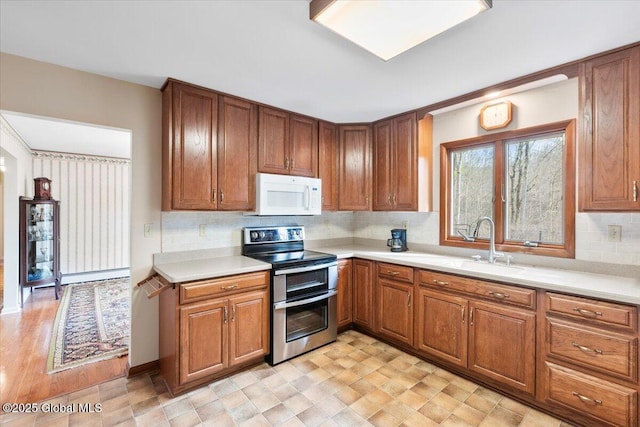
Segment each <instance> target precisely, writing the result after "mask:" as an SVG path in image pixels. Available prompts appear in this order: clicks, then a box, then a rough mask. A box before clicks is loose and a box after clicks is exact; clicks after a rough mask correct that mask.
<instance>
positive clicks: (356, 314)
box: [353, 259, 373, 330]
mask: <svg viewBox="0 0 640 427" xmlns="http://www.w3.org/2000/svg"><path fill="white" fill-rule="evenodd" d="M353 322H354V323H356V324H358V325H360V326H364V327H365V328H367V329H370V330H373V262H371V261H365V260H362V259H355V260H353Z"/></svg>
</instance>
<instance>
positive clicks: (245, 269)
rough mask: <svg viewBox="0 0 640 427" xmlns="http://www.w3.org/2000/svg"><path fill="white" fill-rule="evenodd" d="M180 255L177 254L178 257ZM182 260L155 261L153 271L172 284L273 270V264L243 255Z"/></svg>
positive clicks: (177, 258) (178, 257) (179, 258)
mask: <svg viewBox="0 0 640 427" xmlns="http://www.w3.org/2000/svg"><path fill="white" fill-rule="evenodd" d="M190 252H191V251H190ZM179 254H180V253H176V255H179ZM181 258H183V257H180V256H177V257H176V258H175V259H171V258H170V257H168V259H166V260H162V261H160V262H156V261H154V264H153V269H154V270H155V271H156V273H158V274H160V275H161V276H162V277H164V278H165V279H167V280H168V281H169V282H171V283H181V282H190V281H192V280H202V279H212V278H215V277H223V276H231V275H233V274H243V273H253V272H254V271H264V270H270V269H271V264H268V263H266V262H262V261H258V260H255V259H253V258H248V257H245V256H242V255H231V256H211V257H209V258H198V257H194V258H191V259H181Z"/></svg>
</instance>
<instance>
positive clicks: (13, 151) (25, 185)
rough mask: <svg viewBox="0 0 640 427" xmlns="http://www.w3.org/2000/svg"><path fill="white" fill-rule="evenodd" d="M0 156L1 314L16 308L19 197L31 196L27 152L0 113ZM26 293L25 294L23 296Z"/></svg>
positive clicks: (31, 181)
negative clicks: (0, 159) (1, 166)
mask: <svg viewBox="0 0 640 427" xmlns="http://www.w3.org/2000/svg"><path fill="white" fill-rule="evenodd" d="M0 155H2V156H4V157H5V174H4V200H3V204H4V224H2V227H3V228H4V249H5V254H4V255H5V256H4V303H3V305H4V307H3V308H2V313H12V312H15V311H18V310H19V305H20V298H19V296H20V294H19V285H18V283H19V264H18V262H19V259H18V252H19V247H20V241H19V239H18V236H19V234H18V224H19V218H20V212H19V211H20V205H19V203H18V197H19V196H27V197H32V196H33V179H32V177H33V175H32V165H31V152H30V151H29V149H28V148H27V147H26V146H25V145H24V143H23V142H22V141H21V139H20V137H19V136H18V135H17V134H16V133H15V132H14V131H13V129H12V128H11V127H10V126H9V124H8V123H7V122H6V120H5V119H4V118H3V117H2V116H1V115H0ZM26 295H27V294H25V296H26Z"/></svg>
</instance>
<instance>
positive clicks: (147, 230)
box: [144, 224, 153, 237]
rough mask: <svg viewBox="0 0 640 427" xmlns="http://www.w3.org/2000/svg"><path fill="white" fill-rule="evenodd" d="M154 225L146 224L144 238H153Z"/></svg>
mask: <svg viewBox="0 0 640 427" xmlns="http://www.w3.org/2000/svg"><path fill="white" fill-rule="evenodd" d="M152 225H153V224H145V225H144V237H151V226H152Z"/></svg>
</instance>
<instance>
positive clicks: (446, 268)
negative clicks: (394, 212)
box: [153, 245, 640, 305]
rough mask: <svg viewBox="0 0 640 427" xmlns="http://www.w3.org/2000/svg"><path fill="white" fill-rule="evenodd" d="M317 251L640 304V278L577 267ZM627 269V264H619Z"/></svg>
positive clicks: (180, 269) (191, 267)
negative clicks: (592, 271)
mask: <svg viewBox="0 0 640 427" xmlns="http://www.w3.org/2000/svg"><path fill="white" fill-rule="evenodd" d="M312 249H313V250H315V251H319V252H326V253H330V254H335V255H337V256H338V258H339V259H340V258H362V259H368V260H372V261H382V262H389V263H393V264H400V265H406V266H410V267H417V268H424V269H428V270H434V271H441V272H445V273H452V274H459V275H464V276H469V277H475V278H479V279H487V280H495V281H500V282H503V283H512V284H515V285H522V286H528V287H531V288H537V289H545V290H551V291H558V292H565V293H569V294H574V295H582V296H586V297H594V298H601V299H605V300H610V301H616V302H622V303H628V304H637V305H640V278H630V277H622V276H615V275H608V274H596V273H586V272H581V271H574V270H565V269H555V268H545V267H532V266H527V265H521V264H512V265H511V266H507V265H506V264H505V263H504V261H503V260H500V261H499V262H498V263H497V264H494V265H492V264H488V263H487V262H486V261H473V260H472V259H471V258H463V257H456V256H448V255H436V254H431V253H427V252H418V251H407V252H390V251H388V250H387V251H384V250H375V249H371V247H367V246H362V245H346V246H320V247H313V248H312ZM153 268H154V270H155V271H156V272H157V273H158V274H160V275H161V276H162V277H164V278H165V279H167V280H168V281H169V282H172V283H181V282H189V281H193V280H202V279H211V278H216V277H223V276H230V275H234V274H243V273H251V272H254V271H264V270H269V269H270V268H271V265H270V264H268V263H265V262H262V261H258V260H255V259H253V258H248V257H245V256H242V255H227V254H220V252H218V251H215V250H206V249H205V250H195V251H184V252H168V253H160V254H155V255H154V265H153ZM621 268H624V266H621Z"/></svg>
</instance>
